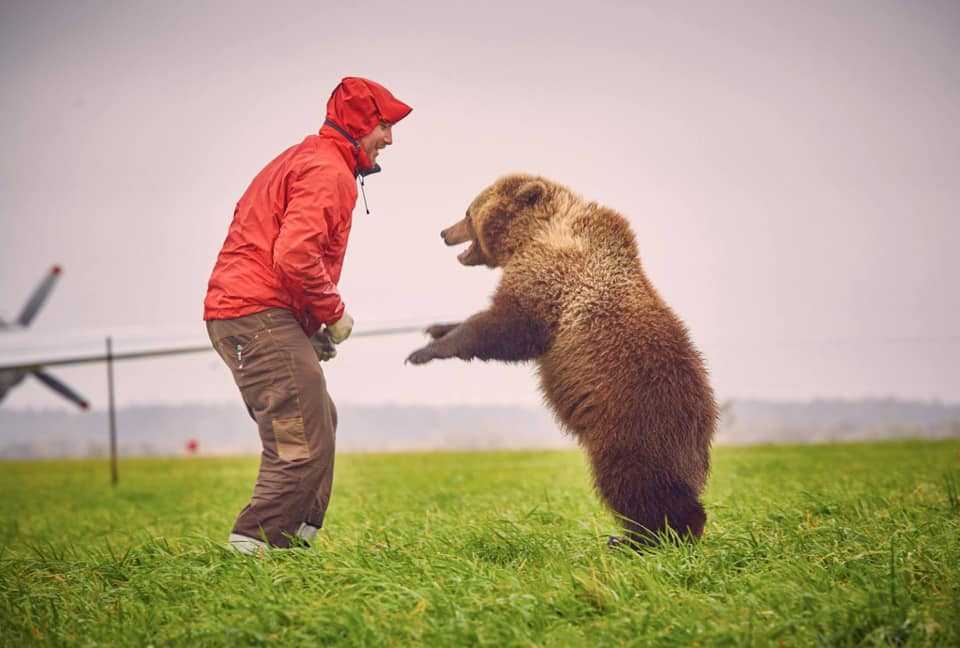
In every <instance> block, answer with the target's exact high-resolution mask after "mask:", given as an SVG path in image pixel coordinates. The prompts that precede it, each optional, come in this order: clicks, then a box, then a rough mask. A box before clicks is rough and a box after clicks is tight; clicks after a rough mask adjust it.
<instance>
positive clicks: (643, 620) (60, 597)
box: [0, 441, 960, 646]
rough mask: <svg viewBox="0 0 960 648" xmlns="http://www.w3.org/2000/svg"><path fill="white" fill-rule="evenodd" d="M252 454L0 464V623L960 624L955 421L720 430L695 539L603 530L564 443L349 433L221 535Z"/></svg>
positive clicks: (194, 628)
mask: <svg viewBox="0 0 960 648" xmlns="http://www.w3.org/2000/svg"><path fill="white" fill-rule="evenodd" d="M255 473H256V460H255V459H254V458H242V459H180V460H149V459H142V460H126V461H122V462H121V464H120V478H121V481H120V485H119V487H118V488H116V489H111V487H110V486H109V483H108V470H107V467H106V463H105V462H103V461H62V462H6V463H0V491H2V499H0V643H2V644H4V645H22V644H24V643H30V642H50V643H70V644H125V645H143V646H146V645H150V644H153V645H165V644H191V645H193V644H222V645H250V644H263V643H267V642H283V643H285V644H290V643H293V644H343V645H350V646H360V645H370V646H374V645H384V644H386V645H409V644H419V643H422V644H426V645H464V644H467V645H470V644H493V645H683V646H686V645H705V646H713V645H735V646H741V645H771V644H774V645H776V644H781V645H788V646H796V645H827V646H847V645H878V644H895V645H908V646H911V645H952V646H957V645H960V442H958V441H950V442H936V443H934V442H929V443H926V442H910V443H878V444H864V445H843V446H808V447H797V446H790V447H773V446H770V447H755V448H719V449H717V450H716V451H715V453H714V471H713V476H712V478H711V482H710V487H709V490H708V492H707V494H706V504H707V510H708V513H709V515H710V519H709V521H708V526H707V531H706V535H705V537H704V539H703V541H702V542H700V543H699V544H697V545H684V546H679V547H678V546H667V547H664V548H661V549H659V550H656V551H653V552H650V553H647V554H645V555H636V554H634V553H633V552H631V551H630V550H627V549H608V548H607V547H606V546H605V544H604V536H605V534H608V533H610V532H613V531H615V530H616V525H615V523H614V521H613V519H612V517H611V516H609V515H608V514H607V513H606V512H604V511H603V509H602V508H601V506H600V505H599V503H598V501H597V499H596V497H595V496H594V495H593V493H592V491H591V489H590V484H589V479H588V473H587V470H586V467H585V464H584V461H583V459H582V457H581V455H580V454H579V453H577V452H503V453H482V454H481V453H476V454H439V453H438V454H401V455H343V456H340V457H338V459H337V476H336V479H335V483H334V496H333V503H332V505H331V508H330V512H329V514H328V518H327V525H326V529H325V530H324V531H322V532H321V535H320V536H318V540H317V541H316V542H315V545H314V547H312V548H311V549H309V550H296V551H286V552H283V551H276V552H271V553H270V554H269V555H268V556H267V557H265V558H262V559H257V558H251V557H247V556H240V555H235V554H231V553H229V552H227V551H226V550H225V549H223V548H222V543H223V541H224V539H225V536H226V534H227V532H228V531H229V528H230V525H231V522H232V519H233V515H234V514H235V513H236V511H237V510H238V509H239V507H241V506H242V505H243V504H244V503H245V501H246V499H247V497H248V495H249V490H250V488H251V486H252V482H253V478H254V475H255Z"/></svg>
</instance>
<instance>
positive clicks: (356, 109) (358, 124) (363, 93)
mask: <svg viewBox="0 0 960 648" xmlns="http://www.w3.org/2000/svg"><path fill="white" fill-rule="evenodd" d="M411 110H413V108H411V107H410V106H408V105H407V104H405V103H403V102H402V101H400V100H399V99H397V98H396V97H394V96H393V95H392V94H391V93H390V91H389V90H387V89H386V88H384V87H383V86H382V85H380V84H379V83H377V82H375V81H370V80H369V79H361V78H360V77H344V79H343V80H342V81H340V84H339V85H338V86H337V87H336V88H334V89H333V92H332V93H331V94H330V99H329V100H328V101H327V119H326V126H325V128H326V127H327V126H331V127H332V129H333V130H335V131H337V132H338V133H340V134H341V135H343V136H345V137H346V138H347V140H349V141H350V143H351V144H352V145H353V149H354V153H355V155H356V160H357V171H358V172H359V173H361V174H363V175H366V174H368V173H373V172H375V171H379V170H380V169H379V167H377V166H375V165H373V164H371V162H370V158H369V157H367V154H366V152H365V151H364V150H363V149H362V148H361V147H360V143H359V141H358V140H359V139H360V138H361V137H363V136H364V135H366V134H367V133H369V132H370V131H372V130H373V129H374V127H375V126H376V125H377V124H379V123H380V122H381V121H385V122H388V123H390V124H396V123H397V122H398V121H400V120H401V119H403V118H404V117H406V116H407V115H409V114H410V111H411ZM331 122H332V123H331Z"/></svg>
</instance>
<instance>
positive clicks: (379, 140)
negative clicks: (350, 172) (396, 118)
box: [360, 121, 393, 164]
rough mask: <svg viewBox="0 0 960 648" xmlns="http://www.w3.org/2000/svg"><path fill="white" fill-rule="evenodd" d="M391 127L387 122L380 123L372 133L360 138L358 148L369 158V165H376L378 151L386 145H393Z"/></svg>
mask: <svg viewBox="0 0 960 648" xmlns="http://www.w3.org/2000/svg"><path fill="white" fill-rule="evenodd" d="M392 128H393V127H392V125H391V124H388V123H387V122H383V121H382V122H380V123H379V124H377V125H376V126H375V127H374V129H373V130H372V131H370V132H369V133H367V134H366V135H364V136H363V137H361V138H360V146H361V147H362V148H363V150H364V151H366V153H367V157H368V158H370V164H376V162H377V156H378V155H380V149H382V148H383V147H384V146H387V145H388V144H393V133H392V131H391V129H392Z"/></svg>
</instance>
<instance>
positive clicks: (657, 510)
mask: <svg viewBox="0 0 960 648" xmlns="http://www.w3.org/2000/svg"><path fill="white" fill-rule="evenodd" d="M623 477H624V476H622V475H621V476H620V478H619V479H610V478H609V477H607V478H603V477H602V476H601V475H599V474H598V475H597V488H598V490H599V491H600V494H601V495H602V496H603V497H604V499H605V500H606V501H607V504H608V505H609V506H610V508H611V509H612V510H613V511H614V513H616V514H618V515H619V516H620V517H621V521H622V523H623V525H624V528H625V530H626V532H627V538H628V540H629V541H630V542H632V543H635V544H638V545H643V546H655V545H657V544H659V542H660V536H659V534H662V533H663V532H664V531H666V530H667V529H668V528H669V529H671V530H672V531H673V532H674V533H676V534H677V536H678V537H679V538H680V539H681V540H695V539H697V538H699V537H700V536H702V535H703V528H704V526H705V524H706V522H707V513H706V511H705V510H704V509H703V505H702V504H701V503H700V500H699V499H698V498H697V494H696V493H695V492H693V490H692V489H691V488H690V487H689V486H687V485H686V484H684V483H683V482H680V481H677V480H675V479H670V478H666V477H665V476H659V478H657V477H654V476H634V477H633V478H631V479H624V478H623ZM611 482H617V483H616V484H613V483H611ZM614 486H616V487H614Z"/></svg>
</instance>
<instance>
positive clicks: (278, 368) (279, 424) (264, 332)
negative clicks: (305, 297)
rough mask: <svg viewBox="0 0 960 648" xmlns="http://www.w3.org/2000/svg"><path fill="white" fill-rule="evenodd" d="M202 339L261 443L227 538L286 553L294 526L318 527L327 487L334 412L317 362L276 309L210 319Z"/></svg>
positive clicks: (303, 339)
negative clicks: (219, 361)
mask: <svg viewBox="0 0 960 648" xmlns="http://www.w3.org/2000/svg"><path fill="white" fill-rule="evenodd" d="M207 333H209V335H210V341H211V342H212V343H213V347H214V349H216V350H217V353H219V354H220V357H221V358H223V361H224V362H225V363H226V364H227V366H228V367H229V368H230V371H231V373H233V378H234V381H236V383H237V387H239V388H240V395H241V396H242V397H243V402H244V403H245V404H246V406H247V411H249V412H250V416H252V417H253V419H254V420H255V421H256V422H257V427H258V428H259V430H260V441H261V443H262V444H263V452H262V453H261V455H260V474H259V475H258V476H257V483H256V485H255V486H254V489H253V496H252V498H251V499H250V503H249V504H247V506H246V507H245V508H244V509H243V510H242V511H240V515H239V516H237V521H236V523H235V524H234V527H233V532H234V533H239V534H241V535H245V536H248V537H251V538H257V539H260V540H264V541H266V542H269V543H270V544H271V545H273V546H275V547H288V546H290V543H291V539H292V537H293V536H294V535H295V534H296V533H297V530H298V529H299V528H300V525H301V524H304V523H305V524H308V525H310V526H314V527H317V528H319V527H321V526H323V516H324V514H325V513H326V510H327V504H328V503H329V502H330V489H331V487H332V485H333V451H334V442H335V440H336V429H337V410H336V407H335V406H334V404H333V401H332V400H331V399H330V395H329V394H328V393H327V384H326V381H325V380H324V377H323V370H322V369H321V368H320V362H319V360H318V359H317V355H316V352H315V351H314V349H313V346H312V345H311V344H310V340H309V339H308V338H307V336H306V334H305V333H304V332H303V329H302V328H300V324H299V323H297V321H296V320H295V319H294V317H293V314H292V313H290V312H289V311H287V310H284V309H282V308H271V309H268V310H265V311H261V312H259V313H254V314H253V315H246V316H244V317H238V318H236V319H229V320H210V321H208V322H207Z"/></svg>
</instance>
